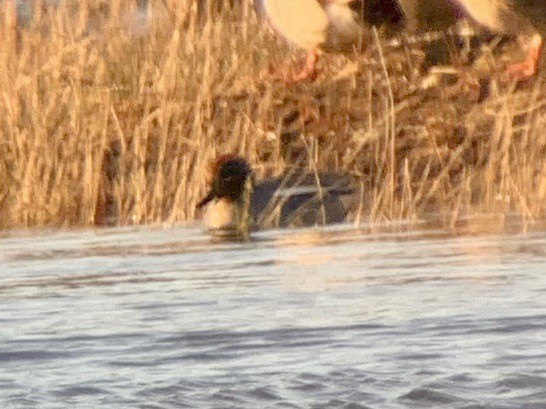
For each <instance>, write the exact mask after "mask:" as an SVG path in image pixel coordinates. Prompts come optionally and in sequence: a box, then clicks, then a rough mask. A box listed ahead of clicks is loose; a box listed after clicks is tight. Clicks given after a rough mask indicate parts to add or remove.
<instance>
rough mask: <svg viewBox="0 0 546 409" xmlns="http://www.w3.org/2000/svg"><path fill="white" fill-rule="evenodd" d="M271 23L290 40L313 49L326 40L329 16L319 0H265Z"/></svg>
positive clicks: (264, 3) (265, 7) (264, 4)
mask: <svg viewBox="0 0 546 409" xmlns="http://www.w3.org/2000/svg"><path fill="white" fill-rule="evenodd" d="M263 9H264V11H265V13H266V14H267V16H268V17H269V20H270V21H271V24H272V25H273V27H274V28H275V30H277V31H278V32H279V33H280V34H282V35H283V36H284V37H286V38H287V39H288V40H289V41H291V42H293V43H294V44H296V45H298V46H299V47H302V48H305V49H313V48H316V47H318V46H320V45H321V44H323V43H324V42H325V41H326V37H327V31H328V17H327V16H326V13H325V12H324V9H323V7H322V6H321V3H320V2H319V1H317V0H263Z"/></svg>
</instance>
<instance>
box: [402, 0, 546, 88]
mask: <svg viewBox="0 0 546 409" xmlns="http://www.w3.org/2000/svg"><path fill="white" fill-rule="evenodd" d="M398 1H399V3H400V6H401V7H402V10H403V11H404V14H405V16H406V21H407V22H408V24H409V25H410V28H414V29H415V28H421V29H423V28H425V29H428V27H430V26H434V25H435V24H434V23H435V22H439V21H440V22H444V21H445V22H450V18H449V14H450V13H453V14H452V16H453V17H452V19H453V18H457V17H460V16H463V15H467V16H469V17H470V18H471V19H473V20H474V21H476V22H477V23H478V24H480V25H482V26H484V27H486V28H488V29H489V30H491V31H492V32H494V33H497V34H507V35H512V36H516V37H518V39H520V41H521V40H524V43H526V44H525V46H526V47H528V50H527V54H526V57H525V59H524V60H523V61H522V62H520V63H517V64H513V65H511V66H510V67H508V69H507V70H506V79H512V80H518V81H519V80H524V79H527V78H529V77H531V76H533V75H534V74H535V73H536V71H537V66H538V61H539V58H540V55H541V50H542V43H543V38H544V36H545V35H546V0H398ZM452 19H451V20H452ZM439 28H443V27H442V26H440V27H439Z"/></svg>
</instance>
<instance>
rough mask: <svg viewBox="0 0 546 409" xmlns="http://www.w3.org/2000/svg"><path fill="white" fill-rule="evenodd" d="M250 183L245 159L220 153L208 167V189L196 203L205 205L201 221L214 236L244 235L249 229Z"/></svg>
mask: <svg viewBox="0 0 546 409" xmlns="http://www.w3.org/2000/svg"><path fill="white" fill-rule="evenodd" d="M253 186H254V177H253V173H252V169H251V168H250V165H249V163H248V162H247V161H246V159H244V158H242V157H240V156H237V155H232V154H228V155H222V156H220V157H219V158H217V159H216V160H215V161H214V162H213V163H212V166H211V172H210V188H209V191H208V193H207V194H206V196H205V197H204V198H203V199H202V200H201V201H200V202H199V203H198V204H197V209H198V210H199V209H203V208H205V207H206V208H205V213H204V215H203V222H204V224H205V226H206V227H207V229H208V230H209V231H211V232H212V233H214V234H215V235H218V236H246V235H247V234H248V230H249V206H250V197H251V195H252V190H253Z"/></svg>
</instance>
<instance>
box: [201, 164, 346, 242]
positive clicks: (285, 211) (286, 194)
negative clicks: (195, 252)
mask: <svg viewBox="0 0 546 409" xmlns="http://www.w3.org/2000/svg"><path fill="white" fill-rule="evenodd" d="M212 170H213V174H212V177H211V183H210V190H209V192H208V193H207V195H206V196H205V198H204V199H203V200H202V201H201V202H199V204H198V205H197V207H198V208H204V215H203V224H204V225H205V227H206V229H207V230H208V231H209V232H211V233H213V234H214V235H216V236H245V235H247V234H248V233H249V232H250V231H252V230H256V229H263V228H276V227H301V226H313V225H325V224H332V223H341V222H343V221H345V220H346V218H347V215H348V213H349V209H350V208H351V207H352V205H353V204H354V202H355V200H356V194H355V192H356V188H355V186H354V181H353V179H352V177H350V176H348V175H343V174H339V173H331V172H328V173H314V172H310V171H306V170H302V169H297V170H294V171H292V172H289V173H286V174H285V175H283V176H280V177H275V178H267V179H264V180H261V181H255V179H254V176H253V174H252V173H251V172H249V170H250V166H249V165H248V162H246V160H245V159H243V158H241V157H239V156H233V155H228V156H222V157H220V158H219V159H218V160H217V161H216V162H215V165H213V167H212Z"/></svg>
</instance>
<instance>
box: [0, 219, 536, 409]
mask: <svg viewBox="0 0 546 409" xmlns="http://www.w3.org/2000/svg"><path fill="white" fill-rule="evenodd" d="M482 227H483V226H482ZM489 227H490V226H489ZM497 230H498V229H497ZM519 231H520V228H519V227H517V226H516V227H515V228H514V229H513V230H510V229H503V231H494V230H484V229H478V230H473V229H468V228H465V229H463V230H461V231H459V232H453V231H446V230H443V229H441V228H434V227H431V226H425V225H423V226H422V228H420V229H412V228H410V227H405V226H403V225H397V226H392V227H383V228H376V229H372V228H369V227H362V228H359V229H357V228H354V227H353V226H350V225H342V226H333V227H331V228H328V229H306V230H278V231H269V232H261V233H259V234H257V235H256V236H255V239H254V240H253V241H251V242H247V243H233V242H215V241H213V240H211V239H210V238H209V237H206V236H203V235H202V234H201V232H200V230H199V229H198V228H194V227H188V228H169V229H153V228H146V229H135V228H124V229H107V230H99V231H96V232H91V231H69V232H43V233H40V234H38V235H37V234H26V233H23V234H14V235H5V236H4V237H2V238H0V322H1V323H2V328H3V330H2V333H1V335H0V362H2V369H3V370H2V371H1V372H0V407H6V408H7V407H9V408H18V407H20V408H28V407H51V408H59V407H78V408H79V407H131V408H133V407H141V408H169V407H172V408H180V407H294V408H298V407H301V408H307V407H315V408H322V407H324V408H332V407H382V408H383V407H414V408H422V407H453V408H462V407H468V408H471V407H494V408H504V407H506V408H513V407H526V408H532V407H535V408H543V407H545V405H546V344H545V342H544V339H546V312H545V311H546V309H545V307H546V305H545V304H546V301H545V300H546V275H545V274H544V273H545V272H546V233H545V231H546V230H542V229H537V230H535V231H533V230H531V231H528V232H527V233H525V234H523V233H520V232H519Z"/></svg>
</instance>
